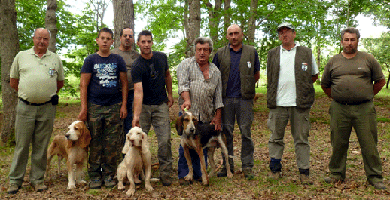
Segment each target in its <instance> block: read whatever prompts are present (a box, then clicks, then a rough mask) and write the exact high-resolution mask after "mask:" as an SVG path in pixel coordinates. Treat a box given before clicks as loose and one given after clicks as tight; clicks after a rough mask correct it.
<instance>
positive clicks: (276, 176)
mask: <svg viewBox="0 0 390 200" xmlns="http://www.w3.org/2000/svg"><path fill="white" fill-rule="evenodd" d="M268 178H270V179H272V180H279V179H280V178H282V172H273V171H271V172H269V173H268Z"/></svg>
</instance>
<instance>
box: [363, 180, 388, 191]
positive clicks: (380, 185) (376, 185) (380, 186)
mask: <svg viewBox="0 0 390 200" xmlns="http://www.w3.org/2000/svg"><path fill="white" fill-rule="evenodd" d="M368 183H369V184H370V185H372V186H374V188H375V189H377V190H386V189H387V188H386V186H385V184H383V182H382V181H379V182H376V183H373V182H371V181H368Z"/></svg>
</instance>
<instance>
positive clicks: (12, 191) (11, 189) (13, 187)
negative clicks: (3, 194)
mask: <svg viewBox="0 0 390 200" xmlns="http://www.w3.org/2000/svg"><path fill="white" fill-rule="evenodd" d="M21 187H22V186H19V185H17V184H16V183H11V184H10V185H9V187H8V190H7V193H8V194H16V193H18V191H19V189H20V188H21Z"/></svg>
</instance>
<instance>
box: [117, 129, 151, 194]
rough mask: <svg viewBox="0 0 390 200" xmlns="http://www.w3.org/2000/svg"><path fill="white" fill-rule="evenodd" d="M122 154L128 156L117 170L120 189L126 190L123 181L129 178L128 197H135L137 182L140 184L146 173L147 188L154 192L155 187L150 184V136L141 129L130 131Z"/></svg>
mask: <svg viewBox="0 0 390 200" xmlns="http://www.w3.org/2000/svg"><path fill="white" fill-rule="evenodd" d="M122 153H124V154H126V156H125V158H124V159H123V161H122V162H121V164H120V165H119V166H118V169H117V178H118V189H119V190H122V189H124V188H125V187H124V186H123V179H124V178H125V177H126V176H127V178H128V179H129V182H130V187H129V190H128V191H127V192H126V195H127V196H133V195H134V193H135V182H138V183H139V182H140V181H139V179H138V177H139V175H143V173H144V172H145V176H144V178H145V188H146V190H148V191H152V190H153V187H152V185H151V184H150V178H151V176H152V171H151V168H152V166H151V153H150V151H149V143H148V135H146V134H145V133H144V132H143V131H142V129H141V128H139V127H134V128H132V129H130V131H129V133H128V134H126V142H125V145H124V146H123V149H122Z"/></svg>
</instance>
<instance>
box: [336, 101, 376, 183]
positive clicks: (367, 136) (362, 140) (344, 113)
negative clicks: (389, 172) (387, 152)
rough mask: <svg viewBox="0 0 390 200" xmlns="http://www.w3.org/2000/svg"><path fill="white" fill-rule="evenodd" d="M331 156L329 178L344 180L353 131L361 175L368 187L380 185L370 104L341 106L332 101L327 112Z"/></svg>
mask: <svg viewBox="0 0 390 200" xmlns="http://www.w3.org/2000/svg"><path fill="white" fill-rule="evenodd" d="M329 113H330V128H331V142H332V148H333V151H332V156H331V158H330V162H329V170H330V172H331V176H337V177H338V178H342V179H345V176H346V161H347V152H348V147H349V137H350V136H351V131H352V127H353V128H354V129H355V132H356V135H357V138H358V141H359V144H360V147H361V151H362V156H363V163H364V171H365V172H366V176H367V179H368V180H370V181H371V182H372V183H375V182H379V181H382V161H381V159H380V157H379V153H378V149H377V147H376V145H377V143H378V134H377V122H376V111H375V106H374V103H372V102H368V103H363V104H360V105H342V104H340V103H337V102H335V101H332V103H331V105H330V109H329Z"/></svg>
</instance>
